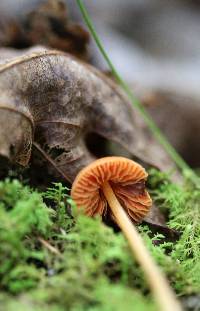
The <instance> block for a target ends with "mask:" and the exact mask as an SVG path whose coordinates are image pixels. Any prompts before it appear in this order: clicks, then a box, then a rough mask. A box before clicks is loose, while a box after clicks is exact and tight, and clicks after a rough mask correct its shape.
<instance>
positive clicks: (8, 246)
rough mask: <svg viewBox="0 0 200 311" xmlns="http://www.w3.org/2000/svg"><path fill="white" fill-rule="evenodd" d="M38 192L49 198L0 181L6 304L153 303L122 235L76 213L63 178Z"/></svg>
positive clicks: (91, 306)
mask: <svg viewBox="0 0 200 311" xmlns="http://www.w3.org/2000/svg"><path fill="white" fill-rule="evenodd" d="M43 197H44V199H45V201H46V204H45V203H44V201H43V198H42V195H41V194H39V193H38V192H36V191H33V190H31V189H29V187H27V186H23V185H22V184H21V183H19V181H16V180H13V181H9V180H6V181H4V182H0V198H1V204H0V215H1V219H2V221H1V224H0V264H1V267H0V288H1V294H0V306H3V310H20V311H23V310H32V309H34V310H77V311H79V310H80V311H81V310H89V311H90V310H91V311H92V310H94V311H95V310H105V311H106V310H119V311H120V310H124V308H125V310H131V309H132V306H133V304H134V306H135V310H138V311H139V310H140V311H141V310H145V309H146V308H147V307H148V308H149V309H150V310H155V306H154V304H153V303H152V302H151V300H150V298H149V297H148V296H143V295H142V291H147V288H148V287H147V286H146V284H145V282H144V281H143V278H142V273H141V271H140V269H139V268H138V266H137V265H136V263H134V262H133V260H132V257H131V254H130V252H129V248H128V245H127V242H126V241H125V239H124V237H123V236H122V235H121V234H115V233H114V232H113V230H112V229H111V228H109V227H107V226H105V225H104V224H103V223H102V222H101V220H100V219H98V218H96V219H91V218H88V217H86V216H84V215H82V214H80V212H79V214H78V212H77V210H76V208H75V206H74V204H72V201H71V199H70V197H69V196H68V195H67V189H66V188H64V187H63V186H62V185H61V184H55V185H54V187H53V188H51V189H49V190H48V191H47V192H46V193H44V194H43ZM69 203H70V204H69ZM69 208H72V209H73V218H72V217H71V215H70V214H69ZM40 238H42V239H43V240H46V241H47V242H48V243H49V245H51V246H53V247H54V248H55V249H56V250H59V253H58V252H57V253H55V252H51V251H50V249H49V248H48V247H45V246H44V245H43V244H41V242H40Z"/></svg>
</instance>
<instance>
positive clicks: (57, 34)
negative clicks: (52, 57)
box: [0, 0, 89, 60]
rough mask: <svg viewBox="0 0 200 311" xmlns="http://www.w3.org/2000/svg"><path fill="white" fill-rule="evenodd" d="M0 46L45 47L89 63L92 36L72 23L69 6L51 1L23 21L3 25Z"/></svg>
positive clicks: (0, 23) (8, 22)
mask: <svg viewBox="0 0 200 311" xmlns="http://www.w3.org/2000/svg"><path fill="white" fill-rule="evenodd" d="M0 26H1V31H0V46H2V47H3V46H4V47H13V48H27V47H31V46H35V45H43V46H46V47H51V48H54V49H58V50H61V51H64V52H68V53H71V54H73V55H75V56H76V57H78V58H80V59H84V60H86V59H88V51H87V45H88V43H89V33H88V32H87V31H86V30H84V28H83V27H82V26H81V25H78V24H75V23H72V22H71V21H69V17H68V11H67V8H66V5H65V3H64V2H63V1H60V0H49V1H47V2H45V3H43V4H41V6H40V7H38V8H37V9H36V10H35V11H32V12H31V13H29V14H28V15H27V16H26V17H25V19H24V20H21V21H19V22H16V21H14V20H12V21H9V20H8V21H6V20H4V21H1V22H0Z"/></svg>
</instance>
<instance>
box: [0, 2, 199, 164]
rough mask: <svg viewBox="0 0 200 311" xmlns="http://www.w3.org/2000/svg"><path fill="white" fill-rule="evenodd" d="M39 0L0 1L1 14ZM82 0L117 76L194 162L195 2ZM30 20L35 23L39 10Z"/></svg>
mask: <svg viewBox="0 0 200 311" xmlns="http://www.w3.org/2000/svg"><path fill="white" fill-rule="evenodd" d="M53 1H54V0H51V2H53ZM58 1H59V0H58ZM44 2H46V1H40V0H1V1H0V16H1V19H2V18H4V17H5V18H10V19H15V20H17V19H18V20H21V19H23V18H24V16H25V15H26V13H28V12H30V11H31V10H35V9H36V8H37V7H38V5H41V4H42V3H44ZM65 3H66V5H67V13H68V16H69V18H70V20H71V21H72V22H75V23H76V22H78V23H80V24H82V25H84V23H83V21H82V17H81V15H80V12H79V9H78V7H77V5H76V1H74V0H65ZM84 3H85V4H86V6H87V8H88V10H89V13H90V14H91V17H92V19H93V22H94V24H95V27H96V29H97V32H98V34H99V36H100V38H101V40H102V42H103V44H104V46H105V48H106V50H107V52H108V54H109V56H110V58H111V59H112V62H113V63H114V64H115V66H116V68H117V69H118V70H119V72H120V73H121V75H122V77H123V78H124V79H125V80H126V81H127V82H128V83H129V84H130V86H131V88H132V89H133V91H134V92H135V94H136V95H137V96H139V98H140V99H141V101H142V102H143V104H144V105H146V107H147V109H148V111H149V113H150V114H151V115H152V117H153V118H154V120H155V121H156V122H157V124H158V125H159V126H160V128H161V129H162V130H163V131H164V133H165V134H166V135H167V137H168V139H169V140H170V142H171V143H172V144H173V145H174V147H175V148H176V149H177V150H178V151H179V152H180V153H181V155H182V156H183V157H184V159H185V160H186V161H188V163H189V164H190V165H191V166H193V167H200V144H199V139H200V122H199V120H200V1H198V0H194V1H192V0H167V1H163V0H123V1H121V0H101V1H99V0H92V1H91V0H85V1H84ZM60 14H61V15H62V12H61V13H60ZM58 17H59V15H58ZM58 20H59V18H58ZM64 20H65V16H64ZM34 23H35V24H36V26H37V24H39V23H40V16H39V15H38V16H36V18H35V20H34ZM57 26H58V25H57ZM34 27H35V26H34ZM84 27H85V25H84ZM58 28H59V27H57V31H58ZM85 28H86V27H85ZM0 30H1V29H0ZM86 39H87V38H86ZM39 42H40V41H39ZM89 55H90V62H91V63H92V64H94V65H95V66H97V67H98V68H100V69H101V70H103V71H107V70H108V68H107V66H106V64H105V62H104V60H103V58H102V56H101V55H100V53H99V51H98V50H97V48H96V46H95V44H94V42H93V41H92V40H90V44H89Z"/></svg>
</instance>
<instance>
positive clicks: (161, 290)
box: [71, 157, 182, 311]
mask: <svg viewBox="0 0 200 311" xmlns="http://www.w3.org/2000/svg"><path fill="white" fill-rule="evenodd" d="M146 179H147V173H146V171H145V170H144V168H143V167H142V166H140V165H139V164H137V163H136V162H134V161H132V160H129V159H126V158H123V157H106V158H101V159H99V160H96V161H94V162H93V163H91V164H89V165H88V166H87V167H85V168H84V169H82V170H81V171H80V172H79V174H78V175H77V177H76V178H75V181H74V183H73V185H72V190H71V196H72V198H73V199H74V201H75V202H76V204H77V206H78V207H79V208H81V207H83V208H84V210H85V213H86V215H88V216H94V215H97V214H99V215H103V214H104V213H106V212H107V211H109V209H108V207H109V208H110V210H111V213H112V217H113V219H114V220H115V221H116V222H117V224H118V225H119V227H120V228H121V230H122V231H123V233H124V235H125V237H126V238H127V240H128V242H129V245H130V248H131V251H132V253H133V254H134V256H135V257H136V259H137V261H138V262H139V264H140V265H141V266H142V268H143V270H144V272H145V274H146V278H147V280H148V282H149V285H150V287H151V289H152V292H153V294H154V298H155V300H156V301H157V303H158V305H159V307H160V308H159V310H162V311H172V310H173V311H180V310H182V308H181V306H180V305H179V302H178V301H177V299H176V297H175V295H174V293H173V291H172V289H171V288H170V286H169V284H168V282H167V279H166V278H165V276H164V274H163V273H162V272H161V270H160V269H159V267H158V266H157V265H156V263H155V262H154V261H153V259H152V257H151V255H150V254H149V252H148V250H147V249H146V247H145V244H144V242H143V240H142V238H141V236H140V234H139V233H138V231H137V229H136V227H135V226H134V225H133V223H132V222H131V219H132V220H133V221H134V222H140V221H141V220H142V219H143V218H144V216H145V215H146V214H147V213H148V211H149V209H150V207H151V204H152V201H151V198H150V196H149V194H148V192H147V191H146V190H145V181H146ZM127 214H128V215H127ZM128 216H129V217H128Z"/></svg>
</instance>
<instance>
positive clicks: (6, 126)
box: [0, 49, 172, 181]
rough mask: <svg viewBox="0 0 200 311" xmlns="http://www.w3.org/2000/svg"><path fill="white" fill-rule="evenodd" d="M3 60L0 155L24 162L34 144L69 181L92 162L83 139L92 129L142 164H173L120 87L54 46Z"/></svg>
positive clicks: (26, 162) (0, 67)
mask: <svg viewBox="0 0 200 311" xmlns="http://www.w3.org/2000/svg"><path fill="white" fill-rule="evenodd" d="M8 54H9V56H11V55H12V52H11V50H9V53H8ZM0 55H1V52H0ZM2 55H4V58H5V55H6V53H5V49H4V54H2ZM17 55H18V54H17ZM14 56H15V52H14V51H13V57H14ZM2 58H3V56H2ZM1 63H2V65H1V66H0V124H1V127H0V154H1V155H3V156H4V157H7V158H9V159H10V160H11V161H14V162H18V163H20V164H21V165H24V166H26V165H27V164H28V162H29V159H30V153H31V146H32V144H33V142H34V144H35V145H36V146H38V147H39V148H40V149H41V151H42V152H43V153H44V154H46V155H47V157H48V158H49V159H50V161H51V162H52V163H54V165H55V167H57V169H58V170H59V172H62V173H63V175H64V176H65V177H67V179H68V180H69V181H72V180H73V179H74V177H75V176H76V174H77V173H78V171H79V170H80V169H81V168H82V167H84V166H86V165H87V164H88V163H90V162H91V161H92V160H93V156H92V155H91V154H90V152H89V151H88V149H87V147H86V143H85V137H86V135H87V134H88V133H90V132H93V133H97V134H99V135H101V136H103V137H105V138H107V139H109V140H111V141H114V142H116V143H118V144H120V145H121V146H123V147H124V148H125V149H126V150H128V151H129V153H130V154H131V156H132V157H134V158H135V159H137V160H138V159H139V160H140V161H142V162H143V164H144V163H146V164H150V165H155V166H157V167H160V168H161V169H162V168H165V169H166V168H169V167H171V166H172V163H171V161H170V160H169V159H168V157H167V155H166V154H165V152H164V151H163V150H162V149H161V147H160V146H159V145H158V144H157V143H156V142H155V140H154V138H153V137H152V135H151V134H150V132H149V130H148V129H147V127H146V125H145V124H144V121H143V119H142V118H141V116H140V114H139V113H138V112H137V111H136V110H135V109H133V107H132V106H131V105H130V103H129V101H128V100H127V98H126V96H125V95H124V94H123V93H122V92H121V90H120V89H119V87H118V86H117V85H116V84H115V83H114V82H113V81H111V80H110V79H108V78H107V77H106V76H105V75H103V74H102V73H100V72H99V71H97V70H96V69H95V68H93V67H92V66H89V65H86V64H85V63H82V62H80V61H78V60H77V59H75V58H73V57H71V56H69V55H68V54H65V53H62V52H59V51H54V50H48V51H47V50H46V51H44V50H42V51H41V52H35V53H30V51H29V52H27V55H22V56H18V57H16V58H15V59H13V58H12V60H10V61H9V60H8V59H4V60H3V59H1ZM3 63H4V64H3Z"/></svg>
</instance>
